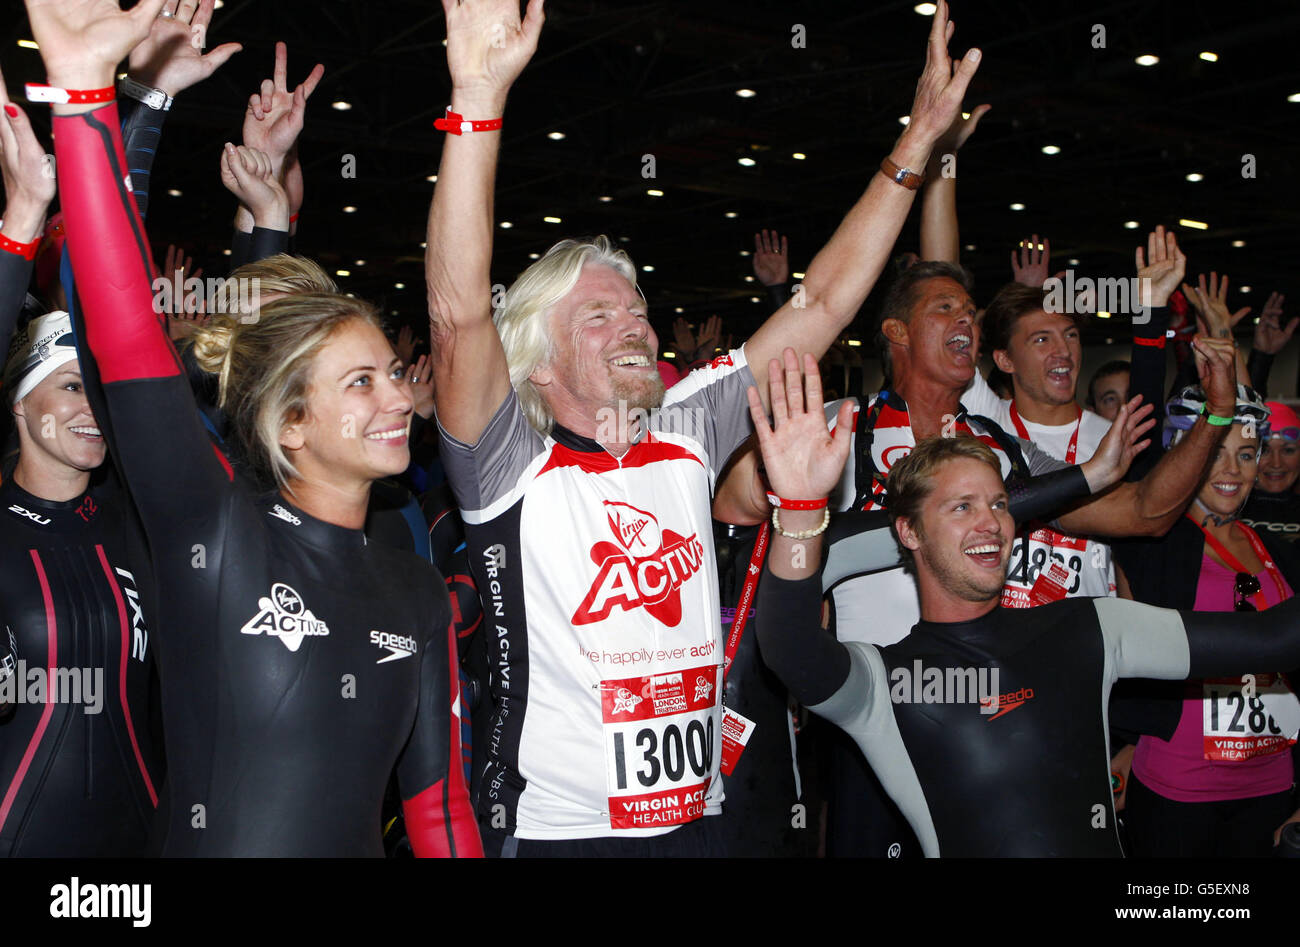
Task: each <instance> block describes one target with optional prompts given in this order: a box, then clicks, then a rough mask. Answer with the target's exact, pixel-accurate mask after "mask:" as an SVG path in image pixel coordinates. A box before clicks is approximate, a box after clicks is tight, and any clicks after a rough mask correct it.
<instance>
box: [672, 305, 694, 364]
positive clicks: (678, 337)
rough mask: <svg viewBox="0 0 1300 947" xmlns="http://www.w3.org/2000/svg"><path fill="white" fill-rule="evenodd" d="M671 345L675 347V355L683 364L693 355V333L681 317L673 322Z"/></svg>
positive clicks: (689, 325)
mask: <svg viewBox="0 0 1300 947" xmlns="http://www.w3.org/2000/svg"><path fill="white" fill-rule="evenodd" d="M673 344H674V345H675V346H676V347H677V354H678V356H679V357H680V358H681V359H682V363H683V364H685V363H686V362H689V361H690V360H691V358H692V357H693V356H694V355H695V332H694V331H693V330H692V329H691V324H690V323H689V322H687V321H686V319H685V317H683V316H678V317H677V318H676V319H674V320H673Z"/></svg>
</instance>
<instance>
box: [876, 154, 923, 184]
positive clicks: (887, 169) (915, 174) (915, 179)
mask: <svg viewBox="0 0 1300 947" xmlns="http://www.w3.org/2000/svg"><path fill="white" fill-rule="evenodd" d="M880 173H881V174H883V175H884V176H885V177H887V178H889V180H891V181H893V182H894V183H895V184H899V185H901V186H903V187H905V188H907V189H908V190H909V191H915V190H917V189H918V188H919V187H920V186H921V185H922V184H924V183H925V173H924V172H921V171H913V170H911V169H910V168H900V167H899V166H898V165H896V164H894V162H893V161H892V160H891V159H890V158H889V156H888V155H886V156H885V158H884V160H882V161H881V162H880Z"/></svg>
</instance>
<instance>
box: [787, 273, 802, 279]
mask: <svg viewBox="0 0 1300 947" xmlns="http://www.w3.org/2000/svg"><path fill="white" fill-rule="evenodd" d="M790 275H791V276H793V277H794V278H795V279H803V274H802V273H791V274H790Z"/></svg>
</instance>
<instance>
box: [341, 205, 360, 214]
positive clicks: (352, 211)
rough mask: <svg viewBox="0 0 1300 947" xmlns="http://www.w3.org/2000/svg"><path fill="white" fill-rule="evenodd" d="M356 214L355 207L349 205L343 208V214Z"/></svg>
mask: <svg viewBox="0 0 1300 947" xmlns="http://www.w3.org/2000/svg"><path fill="white" fill-rule="evenodd" d="M356 212H357V209H356V208H355V207H353V206H352V205H351V204H349V205H348V206H347V207H345V208H343V213H345V214H355V213H356Z"/></svg>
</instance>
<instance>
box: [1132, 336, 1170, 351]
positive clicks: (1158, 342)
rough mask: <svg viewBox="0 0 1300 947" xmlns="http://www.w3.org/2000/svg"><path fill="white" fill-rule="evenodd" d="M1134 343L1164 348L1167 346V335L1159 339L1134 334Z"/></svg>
mask: <svg viewBox="0 0 1300 947" xmlns="http://www.w3.org/2000/svg"><path fill="white" fill-rule="evenodd" d="M1133 344H1134V345H1149V346H1151V347H1152V348H1153V349H1162V348H1164V347H1165V337H1164V336H1163V335H1162V336H1161V337H1160V338H1158V339H1143V338H1141V337H1139V336H1136V335H1135V336H1133Z"/></svg>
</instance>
